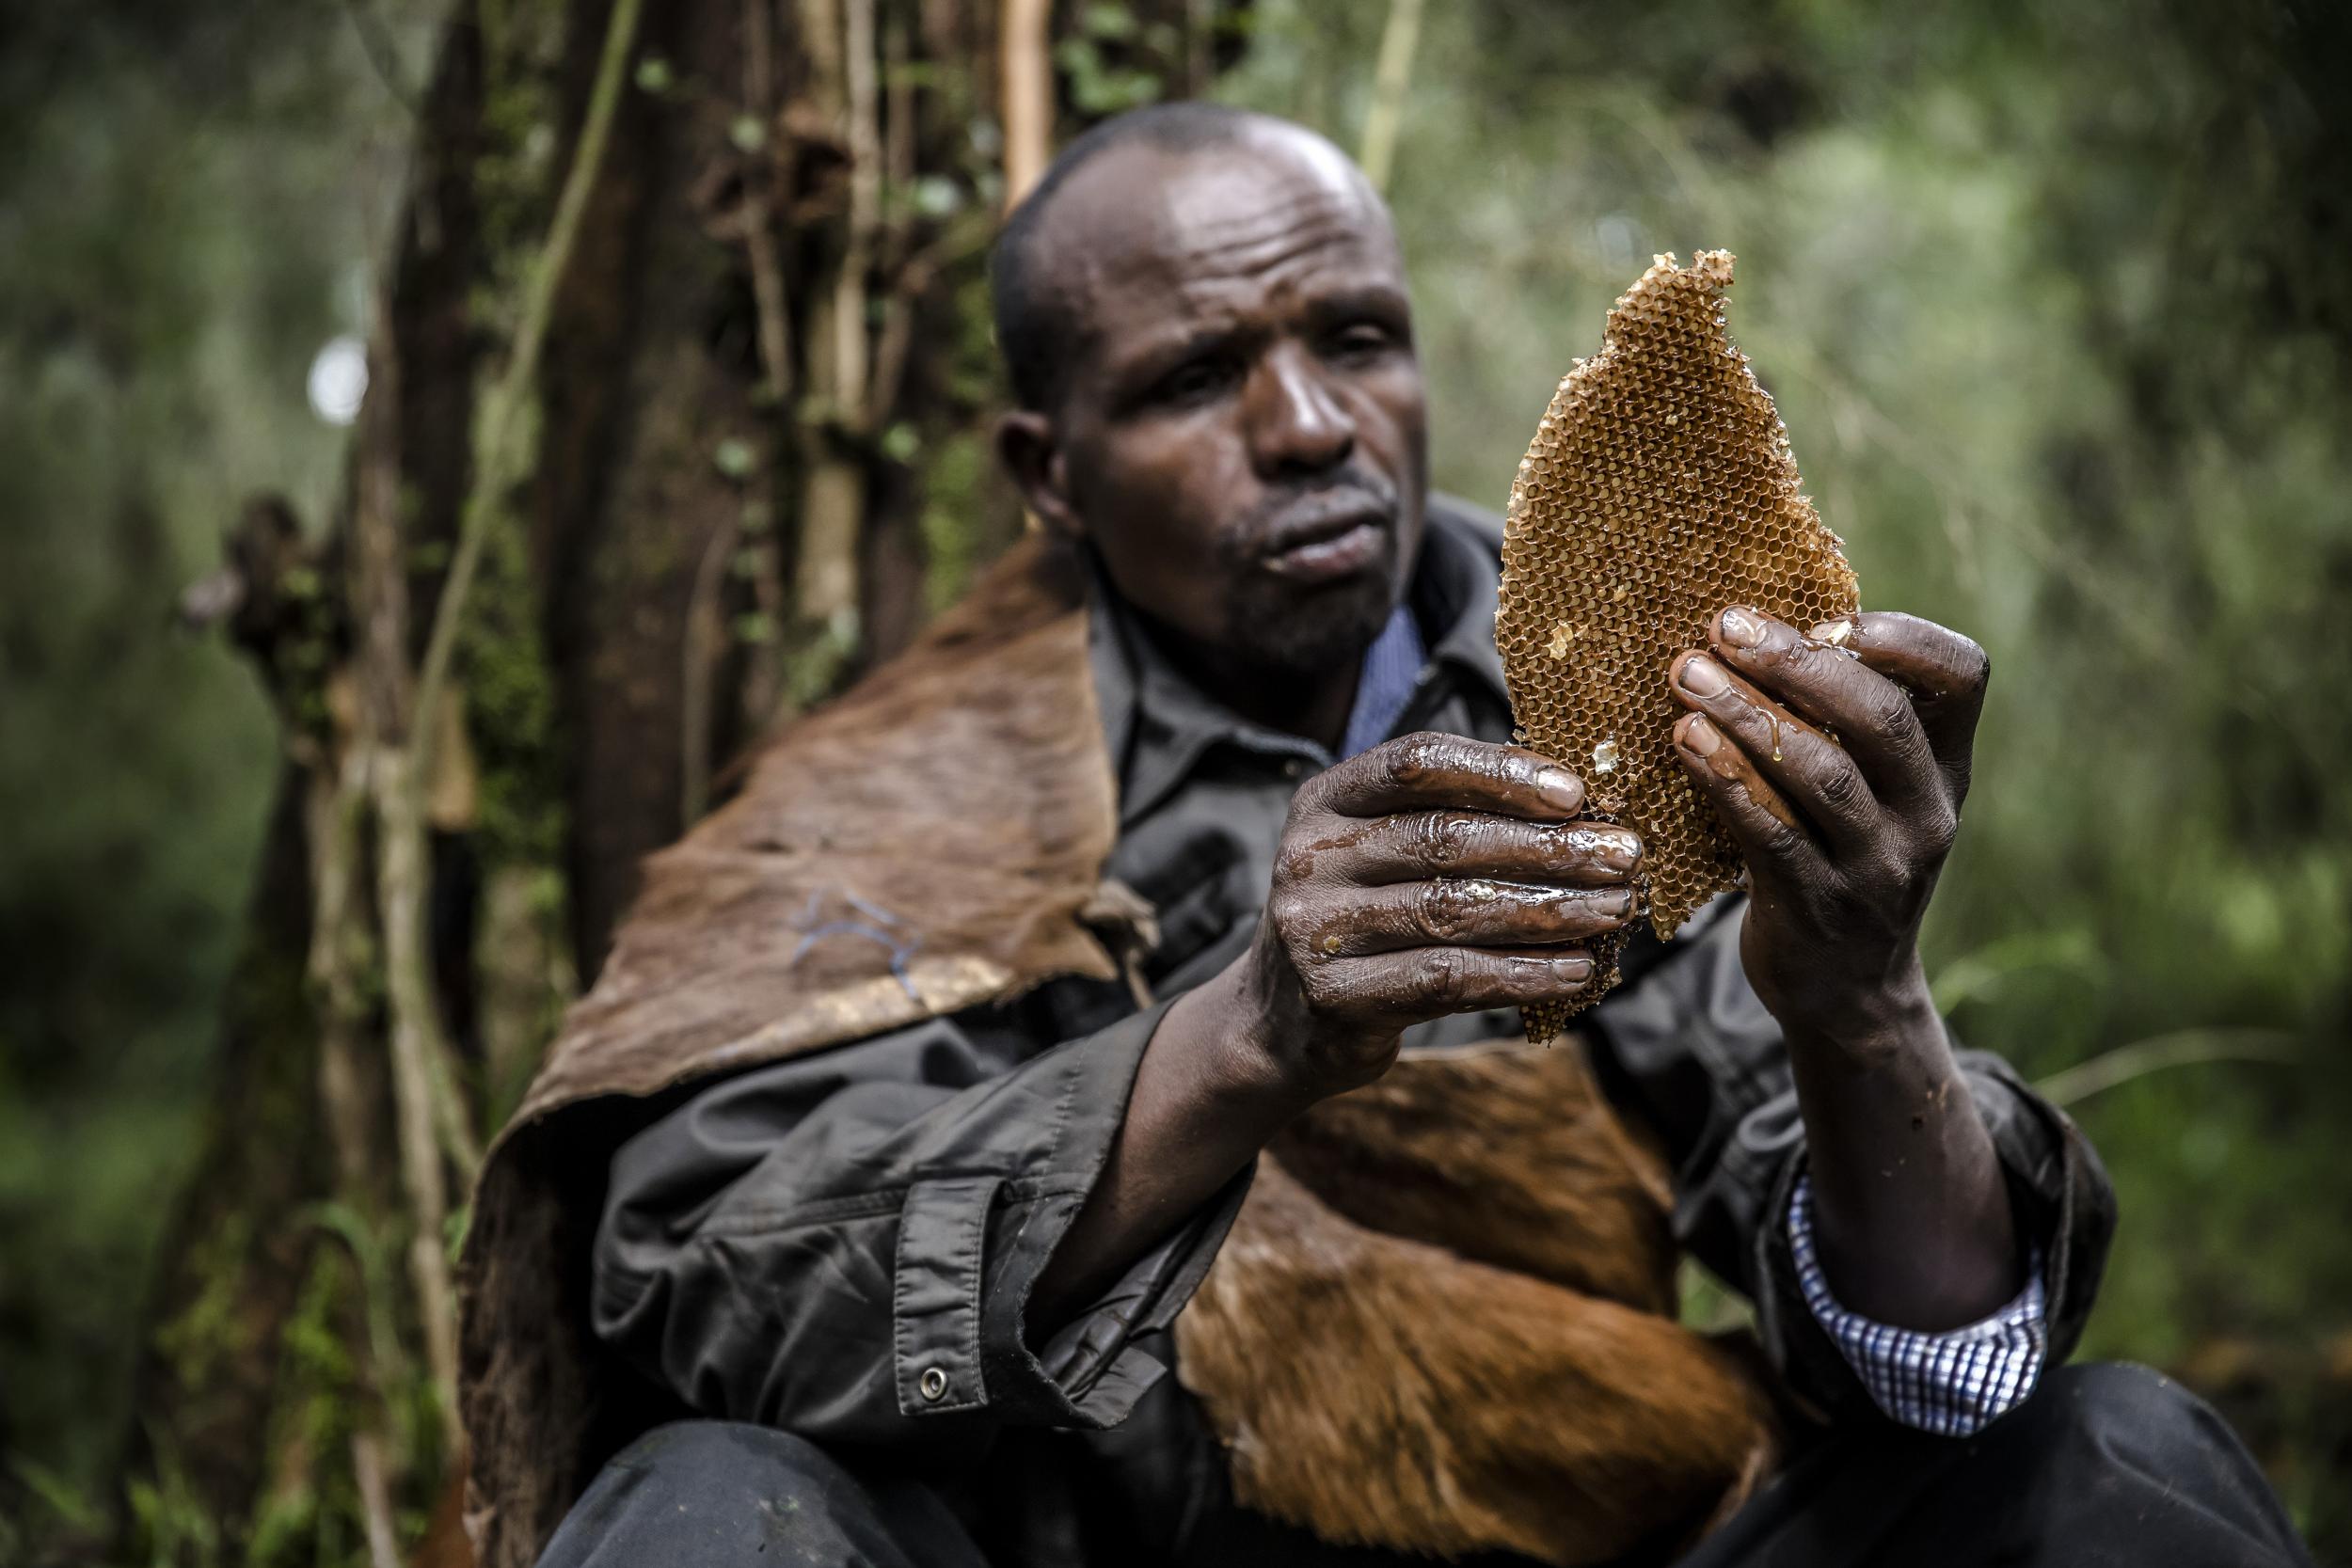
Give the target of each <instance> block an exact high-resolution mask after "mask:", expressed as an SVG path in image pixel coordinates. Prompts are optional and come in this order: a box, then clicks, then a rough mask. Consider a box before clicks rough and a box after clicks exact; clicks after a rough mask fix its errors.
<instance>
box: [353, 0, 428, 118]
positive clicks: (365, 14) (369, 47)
mask: <svg viewBox="0 0 2352 1568" xmlns="http://www.w3.org/2000/svg"><path fill="white" fill-rule="evenodd" d="M343 8H344V9H345V10H348V11H349V12H350V13H351V30H352V31H353V32H355V33H358V35H359V48H360V50H361V52H362V53H364V54H365V55H367V57H368V69H369V70H371V71H374V72H375V76H376V80H377V81H379V82H382V83H383V84H384V90H385V91H386V92H389V93H390V94H391V95H392V102H393V103H398V104H399V105H400V106H401V107H402V108H404V109H405V110H407V111H408V115H409V118H410V119H415V118H417V117H418V116H419V115H420V114H421V113H422V112H423V111H422V110H421V109H420V108H419V106H418V103H417V95H416V93H415V92H414V91H413V90H411V89H410V87H409V86H408V84H407V82H406V81H405V80H403V79H402V76H401V68H400V50H399V49H398V47H397V46H395V45H394V44H393V42H392V40H391V38H390V37H389V29H388V28H387V27H386V26H385V25H384V19H383V18H382V17H380V16H378V15H376V14H375V9H374V8H373V6H371V5H369V4H368V0H343Z"/></svg>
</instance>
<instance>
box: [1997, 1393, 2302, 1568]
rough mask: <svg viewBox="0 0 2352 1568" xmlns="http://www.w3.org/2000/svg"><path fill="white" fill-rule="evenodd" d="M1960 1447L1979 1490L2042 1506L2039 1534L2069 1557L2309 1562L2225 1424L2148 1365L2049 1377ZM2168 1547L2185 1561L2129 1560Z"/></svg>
mask: <svg viewBox="0 0 2352 1568" xmlns="http://www.w3.org/2000/svg"><path fill="white" fill-rule="evenodd" d="M1969 1446H1970V1447H1971V1448H1972V1449H1976V1450H1977V1453H1976V1455H1975V1459H1974V1464H1973V1465H1971V1466H1970V1467H1971V1468H1972V1469H1974V1470H1975V1471H1976V1481H1977V1483H1978V1487H1982V1488H1984V1490H1985V1492H1986V1493H1987V1495H2001V1494H2006V1495H2008V1496H2010V1497H2021V1498H2022V1497H2036V1498H2038V1499H2040V1504H2039V1506H2038V1507H2037V1508H2036V1509H2035V1510H2034V1512H2035V1513H2038V1514H2039V1515H2040V1525H2041V1528H2042V1530H2043V1531H2046V1532H2050V1533H2054V1534H2055V1535H2057V1536H2058V1537H2060V1538H2061V1539H2062V1541H2065V1542H2078V1543H2079V1544H2080V1554H2081V1555H2079V1556H2077V1557H2074V1558H2071V1559H2070V1560H2080V1561H2083V1562H2094V1561H2095V1562H2108V1561H2113V1562H2118V1563H2123V1562H2135V1561H2148V1560H2167V1559H2162V1558H2158V1559H2150V1558H2147V1557H2144V1556H2140V1555H2137V1554H2140V1553H2143V1552H2145V1551H2146V1550H2148V1549H2151V1548H2153V1547H2154V1546H2158V1545H2168V1544H2169V1549H2171V1550H2175V1551H2183V1550H2185V1551H2188V1552H2189V1553H2191V1555H2190V1556H2188V1557H2175V1558H2172V1559H2169V1560H2180V1561H2205V1560H2214V1561H2223V1560H2227V1561H2243V1562H2249V1563H2273V1562H2276V1563H2294V1562H2302V1561H2305V1560H2306V1559H2305V1558H2304V1556H2303V1554H2302V1550H2301V1547H2300V1544H2298V1543H2297V1542H2296V1538H2295V1533H2294V1529H2293V1528H2292V1527H2291V1526H2290V1525H2289V1524H2288V1523H2287V1520H2286V1517H2285V1513H2284V1511H2283V1510H2282V1509H2281V1508H2280V1505H2279V1501H2278V1498H2277V1497H2276V1496H2275V1494H2273V1493H2272V1492H2271V1490H2270V1486H2269V1483H2268V1482H2267V1481H2265V1479H2264V1477H2263V1475H2262V1471H2261V1469H2260V1468H2259V1467H2258V1466H2257V1465H2255V1464H2254V1461H2253V1459H2252V1457H2251V1456H2250V1455H2249V1454H2248V1453H2247V1451H2246V1449H2245V1447H2244V1445H2243V1444H2241V1443H2240V1442H2239V1441H2238V1440H2237V1436H2236V1434H2235V1433H2233V1432H2232V1431H2231V1430H2230V1428H2229V1424H2228V1423H2227V1422H2225V1421H2223V1420H2222V1418H2220V1416H2219V1415H2217V1413H2216V1412H2215V1411H2214V1409H2213V1407H2212V1406H2211V1405H2208V1404H2207V1403H2205V1402H2204V1401H2202V1400H2201V1399H2199V1398H2198V1397H2197V1396H2196V1395H2195V1394H2192V1393H2190V1392H2189V1391H2188V1390H2187V1389H2186V1388H2185V1387H2183V1386H2181V1385H2180V1384H2178V1383H2176V1382H2174V1381H2173V1380H2172V1379H2170V1378H2169V1377H2166V1376H2164V1375H2163V1374H2162V1373H2160V1372H2156V1371H2153V1370H2149V1369H2148V1368H2146V1367H2137V1366H2131V1365H2128V1364H2124V1363H2119V1362H2098V1363H2092V1364H2090V1365H2087V1366H2077V1367H2061V1368H2058V1369H2055V1370H2052V1371H2050V1372H2049V1373H2047V1374H2046V1375H2045V1376H2044V1378H2043V1380H2042V1386H2041V1387H2040V1388H2039V1389H2038V1390H2036V1392H2035V1394H2034V1396H2033V1398H2032V1399H2030V1400H2028V1401H2026V1403H2024V1404H2023V1405H2021V1406H2019V1407H2018V1408H2017V1409H2016V1410H2015V1411H2012V1412H2011V1413H2010V1415H2008V1416H2006V1417H2003V1418H2001V1419H2000V1420H1998V1421H1995V1422H1994V1424H1993V1425H1992V1426H1991V1427H1989V1428H1987V1429H1986V1430H1985V1431H1984V1432H1983V1433H1981V1434H1979V1436H1978V1437H1976V1438H1975V1439H1972V1440H1970V1444H1969ZM1969 1490H1971V1491H1974V1490H1977V1487H1972V1488H1969ZM2044 1540H2045V1545H2046V1544H2058V1543H2053V1542H2050V1541H2049V1540H2048V1538H2047V1535H2045V1538H2044ZM2200 1551H2204V1552H2213V1553H2224V1554H2226V1555H2222V1556H2214V1557H2210V1558H2208V1557H2202V1556H2197V1555H2195V1554H2196V1553H2197V1552H2200Z"/></svg>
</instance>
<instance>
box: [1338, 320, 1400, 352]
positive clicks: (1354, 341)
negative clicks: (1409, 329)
mask: <svg viewBox="0 0 2352 1568" xmlns="http://www.w3.org/2000/svg"><path fill="white" fill-rule="evenodd" d="M1394 342H1395V339H1393V338H1392V337H1391V336H1390V334H1389V330H1388V328H1386V327H1384V326H1378V325H1374V324H1373V323H1371V322H1359V323H1358V324H1357V325H1354V326H1349V327H1343V328H1342V329H1341V330H1340V331H1339V332H1337V333H1335V334H1333V335H1332V338H1331V341H1330V343H1329V345H1328V347H1327V349H1326V351H1325V352H1326V353H1327V354H1328V355H1329V356H1331V357H1332V358H1334V359H1339V360H1361V359H1369V358H1372V357H1374V356H1376V355H1380V354H1385V353H1387V352H1388V350H1389V349H1390V348H1391V346H1392V345H1393V344H1394Z"/></svg>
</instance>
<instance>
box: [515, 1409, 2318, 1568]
mask: <svg viewBox="0 0 2352 1568" xmlns="http://www.w3.org/2000/svg"><path fill="white" fill-rule="evenodd" d="M1299 1555H1300V1557H1301V1558H1311V1559H1313V1560H1316V1561H1319V1562H1320V1561H1332V1562H1337V1561H1341V1560H1362V1561H1366V1562H1375V1561H1384V1560H1385V1561H1402V1560H1401V1559H1391V1558H1387V1557H1386V1556H1385V1554H1372V1553H1345V1554H1342V1555H1339V1556H1327V1553H1326V1551H1324V1550H1316V1549H1314V1548H1312V1547H1310V1548H1309V1549H1308V1550H1306V1551H1304V1552H1302V1553H1300V1554H1299ZM1417 1561H1419V1560H1417ZM2309 1561H2310V1559H2309V1557H2308V1556H2307V1555H2306V1554H2305V1553H2304V1551H2303V1549H2302V1547H2301V1545H2300V1544H2298V1543H2297V1542H2296V1537H2295V1532H2294V1529H2293V1528H2292V1527H2291V1526H2290V1525H2289V1524H2288V1523H2287V1520H2286V1517H2285V1515H2284V1513H2283V1512H2282V1511H2281V1510H2280V1506H2279V1501H2278V1498H2277V1497H2274V1496H2273V1495H2272V1493H2271V1491H2270V1488H2269V1487H2268V1485H2266V1484H2265V1482H2264V1481H2263V1478H2262V1474H2261V1472H2260V1471H2259V1470H2257V1469H2256V1468H2255V1466H2254V1463H2253V1461H2252V1460H2251V1459H2250V1458H2249V1456H2248V1455H2247V1452H2246V1450H2245V1449H2244V1448H2243V1447H2242V1446H2240V1444H2239V1443H2238V1441H2237V1439H2236V1437H2235V1436H2234V1435H2233V1433H2231V1432H2230V1429H2229V1428H2228V1427H2227V1426H2225V1425H2224V1424H2223V1423H2222V1421H2221V1418H2219V1417H2217V1416H2216V1415H2215V1414H2214V1413H2213V1411H2212V1410H2211V1409H2210V1408H2208V1407H2207V1406H2206V1405H2205V1404H2203V1403H2202V1402H2200V1401H2199V1400H2198V1399H2197V1398H2196V1397H2195V1396H2194V1395H2191V1394H2190V1393H2188V1392H2187V1391H2186V1390H2185V1389H2184V1388H2182V1387H2181V1386H2179V1385H2178V1384H2176V1383H2173V1382H2171V1381H2170V1380H2169V1379H2167V1378H2164V1377H2161V1376H2159V1375H2157V1374H2156V1373H2154V1372H2152V1371H2148V1370H2145V1369H2143V1368H2138V1367H2126V1366H2088V1367H2070V1368H2065V1369H2062V1370H2058V1371H2057V1372H2054V1373H2053V1374H2051V1375H2050V1376H2049V1377H2048V1378H2047V1379H2045V1380H2044V1382H2043V1384H2042V1388H2041V1389H2040V1390H2039V1391H2038V1392H2037V1393H2036V1394H2035V1395H2034V1397H2033V1398H2032V1399H2031V1400H2029V1401H2028V1402H2026V1404H2024V1405H2023V1406H2021V1407H2020V1408H2018V1409H2017V1410H2015V1411H2012V1412H2011V1413H2010V1415H2009V1416H2007V1417H2005V1418H2002V1419H2001V1420H1999V1421H1997V1422H1995V1423H1994V1425H1993V1426H1992V1427H1991V1428H1990V1429H1988V1430H1987V1431H1986V1432H1984V1433H1981V1434H1980V1435H1979V1436H1977V1437H1974V1438H1969V1439H1965V1440H1957V1441H1956V1440H1953V1439H1949V1438H1934V1437H1928V1436H1925V1435H1922V1434H1919V1433H1908V1432H1903V1431H1899V1430H1887V1429H1881V1430H1878V1431H1874V1432H1871V1433H1867V1434H1860V1435H1855V1436H1851V1437H1836V1438H1832V1439H1830V1440H1828V1441H1825V1442H1823V1443H1821V1444H1820V1446H1818V1447H1816V1448H1814V1449H1810V1450H1808V1451H1807V1452H1806V1453H1804V1455H1803V1456H1801V1457H1800V1458H1799V1459H1798V1460H1797V1461H1796V1462H1795V1463H1794V1464H1793V1465H1790V1466H1789V1468H1788V1470H1787V1471H1786V1472H1785V1473H1784V1474H1783V1475H1781V1476H1780V1477H1779V1478H1778V1479H1777V1480H1776V1481H1773V1482H1772V1485H1770V1486H1769V1487H1767V1488H1766V1489H1765V1490H1764V1492H1763V1493H1761V1494H1760V1495H1759V1496H1757V1497H1756V1498H1755V1499H1754V1500H1753V1501H1751V1502H1750V1503H1749V1504H1748V1506H1747V1507H1746V1508H1745V1509H1743V1510H1742V1511H1741V1512H1740V1514H1739V1516H1738V1517H1736V1518H1735V1519H1733V1520H1732V1521H1731V1523H1730V1524H1728V1525H1726V1526H1725V1527H1724V1528H1723V1529H1722V1530H1720V1531H1718V1532H1717V1533H1716V1534H1715V1535H1714V1536H1712V1537H1710V1538H1709V1539H1708V1541H1707V1542H1706V1544H1703V1545H1702V1546H1700V1547H1699V1549H1698V1550H1697V1551H1696V1552H1695V1553H1693V1554H1692V1555H1691V1556H1689V1557H1688V1558H1686V1559H1684V1560H1683V1561H1682V1563H1681V1564H1679V1565H1678V1568H1766V1565H1770V1568H1848V1565H1851V1568H1863V1565H1866V1564H1868V1565H1876V1564H1888V1565H1891V1568H1962V1565H1969V1568H1974V1565H1978V1564H1992V1563H2001V1564H2050V1565H2052V1568H2059V1565H2063V1568H2104V1565H2108V1564H2112V1565H2114V1568H2203V1565H2205V1564H2214V1565H2217V1568H2219V1565H2228V1568H2268V1565H2271V1564H2281V1565H2284V1564H2296V1565H2301V1564H2307V1563H2308V1562H2309ZM784 1564H793V1565H796V1568H799V1565H810V1568H988V1563H987V1560H986V1559H985V1558H984V1557H983V1555H982V1553H981V1552H980V1550H979V1548H978V1547H977V1546H976V1545H975V1544H974V1543H973V1541H972V1539H971V1537H970V1536H969V1535H968V1534H967V1533H966V1532H965V1530H964V1528H963V1527H962V1525H961V1524H960V1523H959V1522H958V1520H957V1518H956V1516H955V1514H954V1513H952V1512H951V1511H950V1510H949V1509H948V1507H947V1506H946V1503H945V1502H943V1501H942V1500H941V1498H940V1497H939V1495H938V1494H937V1493H935V1492H933V1491H932V1490H931V1489H930V1487H928V1486H926V1485H924V1484H922V1483H921V1482H919V1481H912V1480H908V1479H904V1478H894V1477H889V1476H877V1475H874V1474H870V1473H857V1474H853V1473H851V1472H850V1470H849V1469H847V1468H845V1467H844V1466H843V1465H840V1464H839V1463H837V1462H836V1461H835V1460H834V1458H833V1457H832V1456H830V1455H828V1454H827V1453H826V1452H825V1451H824V1450H822V1449H818V1448H817V1447H816V1446H815V1445H814V1444H811V1443H808V1442H805V1441H803V1439H801V1438H798V1437H794V1436H792V1435H790V1434H789V1433H781V1432H775V1431H771V1430H769V1429H766V1428H762V1427H750V1426H739V1425H733V1424H729V1423H726V1422H719V1421H689V1422H682V1423H680V1424H678V1425H675V1426H669V1427H664V1428H662V1429H660V1431H658V1432H654V1433H648V1434H647V1435H646V1436H644V1438H641V1439H640V1440H639V1441H638V1442H637V1443H636V1444H635V1446H633V1447H632V1448H630V1449H628V1451H626V1452H625V1453H623V1454H622V1455H621V1456H620V1457H619V1458H617V1459H615V1460H614V1461H613V1462H612V1464H611V1465H609V1466H607V1467H606V1469H605V1471H604V1473H603V1474H602V1475H600V1476H598V1477H597V1479H596V1484H595V1485H594V1486H593V1487H591V1488H590V1490H589V1492H588V1494H587V1496H585V1497H582V1498H581V1499H580V1503H579V1505H578V1506H577V1507H576V1508H575V1509H574V1510H573V1511H572V1513H571V1515H570V1517H568V1518H567V1519H565V1520H564V1528H562V1529H561V1530H560V1531H558V1532H557V1534H556V1537H555V1540H554V1541H553V1542H552V1543H550V1544H549V1545H548V1552H547V1556H546V1557H545V1558H543V1559H542V1560H541V1568H689V1565H692V1568H782V1565H784ZM999 1568H1014V1565H1011V1564H1004V1565H999Z"/></svg>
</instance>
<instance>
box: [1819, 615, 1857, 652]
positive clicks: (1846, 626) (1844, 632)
mask: <svg viewBox="0 0 2352 1568" xmlns="http://www.w3.org/2000/svg"><path fill="white" fill-rule="evenodd" d="M1852 635H1853V623H1852V622H1851V621H1844V620H1839V621H1824V622H1822V623H1821V624H1820V626H1815V627H1814V628H1813V641H1816V642H1826V643H1828V644H1829V645H1830V646H1831V647H1833V648H1842V647H1844V646H1845V645H1846V639H1848V638H1849V637H1851V636H1852Z"/></svg>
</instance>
